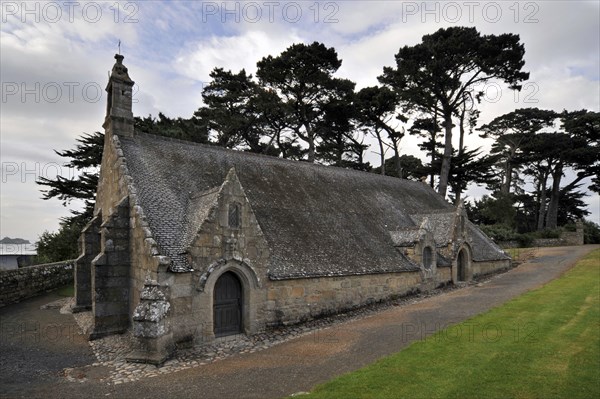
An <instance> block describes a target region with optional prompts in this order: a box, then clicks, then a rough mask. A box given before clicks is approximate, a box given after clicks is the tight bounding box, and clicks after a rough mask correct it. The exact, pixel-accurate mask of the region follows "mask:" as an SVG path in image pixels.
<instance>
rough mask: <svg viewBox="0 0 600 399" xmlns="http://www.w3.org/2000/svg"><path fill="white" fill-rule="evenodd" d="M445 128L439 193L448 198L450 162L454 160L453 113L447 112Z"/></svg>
mask: <svg viewBox="0 0 600 399" xmlns="http://www.w3.org/2000/svg"><path fill="white" fill-rule="evenodd" d="M444 128H445V131H446V134H445V135H446V140H445V144H444V155H443V156H442V168H441V170H440V184H439V186H438V193H439V194H440V195H441V196H442V197H444V198H446V191H447V190H448V178H449V175H450V162H451V159H452V111H447V112H445V114H444Z"/></svg>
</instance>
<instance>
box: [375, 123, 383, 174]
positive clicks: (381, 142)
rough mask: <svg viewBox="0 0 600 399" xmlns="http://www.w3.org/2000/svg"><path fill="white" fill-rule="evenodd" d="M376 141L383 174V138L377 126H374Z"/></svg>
mask: <svg viewBox="0 0 600 399" xmlns="http://www.w3.org/2000/svg"><path fill="white" fill-rule="evenodd" d="M375 135H376V136H377V143H379V158H380V159H381V174H382V175H384V176H385V151H384V149H383V139H382V138H381V133H380V131H379V129H378V128H375Z"/></svg>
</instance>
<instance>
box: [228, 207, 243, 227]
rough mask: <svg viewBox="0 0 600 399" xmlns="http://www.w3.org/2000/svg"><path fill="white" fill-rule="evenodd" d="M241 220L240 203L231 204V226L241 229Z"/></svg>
mask: <svg viewBox="0 0 600 399" xmlns="http://www.w3.org/2000/svg"><path fill="white" fill-rule="evenodd" d="M241 222H242V221H241V215H240V204H235V203H234V204H229V227H230V228H232V229H239V228H240V227H241Z"/></svg>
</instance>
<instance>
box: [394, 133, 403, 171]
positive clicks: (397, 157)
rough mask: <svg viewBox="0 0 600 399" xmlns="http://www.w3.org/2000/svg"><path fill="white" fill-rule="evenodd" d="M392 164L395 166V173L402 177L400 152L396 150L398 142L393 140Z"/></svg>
mask: <svg viewBox="0 0 600 399" xmlns="http://www.w3.org/2000/svg"><path fill="white" fill-rule="evenodd" d="M394 165H395V166H396V173H397V174H398V177H399V178H400V179H402V166H400V152H399V151H398V143H396V142H394Z"/></svg>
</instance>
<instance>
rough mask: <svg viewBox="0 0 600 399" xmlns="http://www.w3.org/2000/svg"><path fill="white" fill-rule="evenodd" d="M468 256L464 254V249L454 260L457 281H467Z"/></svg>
mask: <svg viewBox="0 0 600 399" xmlns="http://www.w3.org/2000/svg"><path fill="white" fill-rule="evenodd" d="M468 261H469V259H468V255H467V253H466V249H464V248H463V249H461V250H460V251H459V252H458V257H457V258H456V280H458V281H466V280H467V263H468Z"/></svg>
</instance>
